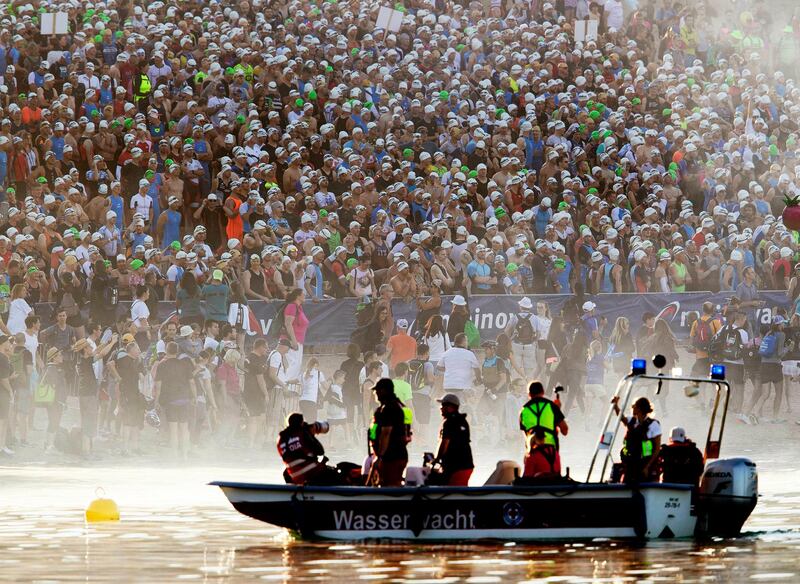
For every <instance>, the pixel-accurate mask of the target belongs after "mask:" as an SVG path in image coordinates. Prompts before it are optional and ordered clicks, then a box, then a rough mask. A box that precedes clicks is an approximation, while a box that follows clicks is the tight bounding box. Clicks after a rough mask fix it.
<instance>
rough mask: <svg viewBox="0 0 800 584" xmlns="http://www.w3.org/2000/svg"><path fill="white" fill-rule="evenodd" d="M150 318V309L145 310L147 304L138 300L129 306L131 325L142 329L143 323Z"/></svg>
mask: <svg viewBox="0 0 800 584" xmlns="http://www.w3.org/2000/svg"><path fill="white" fill-rule="evenodd" d="M149 318H150V309H149V308H147V303H146V302H145V301H144V300H139V299H138V298H137V299H136V300H134V301H133V304H131V320H132V321H133V324H135V325H136V326H138V327H139V328H144V326H145V323H146V322H147V320H148V319H149Z"/></svg>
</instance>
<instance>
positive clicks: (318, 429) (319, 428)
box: [306, 422, 331, 435]
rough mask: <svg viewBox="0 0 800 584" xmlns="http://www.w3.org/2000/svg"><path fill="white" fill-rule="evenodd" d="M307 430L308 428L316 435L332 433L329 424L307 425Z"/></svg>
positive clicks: (314, 423)
mask: <svg viewBox="0 0 800 584" xmlns="http://www.w3.org/2000/svg"><path fill="white" fill-rule="evenodd" d="M306 428H308V431H309V432H311V433H312V434H315V435H316V434H327V433H328V432H329V431H330V429H331V426H330V424H328V422H313V423H311V424H306Z"/></svg>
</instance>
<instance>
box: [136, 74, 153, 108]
mask: <svg viewBox="0 0 800 584" xmlns="http://www.w3.org/2000/svg"><path fill="white" fill-rule="evenodd" d="M139 75H140V80H139V91H138V92H137V94H136V95H135V96H134V97H133V99H134V101H137V102H138V101H141V100H143V99H146V98H147V96H148V95H150V90H151V89H152V86H151V84H150V78H149V77H148V76H147V75H142V74H141V73H140V74H139Z"/></svg>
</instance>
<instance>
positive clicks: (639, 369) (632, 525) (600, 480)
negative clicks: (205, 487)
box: [211, 356, 758, 541]
mask: <svg viewBox="0 0 800 584" xmlns="http://www.w3.org/2000/svg"><path fill="white" fill-rule="evenodd" d="M653 361H654V363H655V364H656V365H657V366H658V365H659V364H661V366H662V367H663V364H662V363H663V362H662V361H659V358H658V356H656V358H654V360H653ZM667 380H668V381H674V382H682V383H684V384H686V387H687V389H688V390H690V391H691V390H693V389H696V388H699V387H700V386H701V385H703V384H710V385H711V386H712V387H713V388H714V401H713V406H712V408H711V413H710V424H709V430H708V434H707V439H706V444H705V452H704V455H705V460H706V466H705V469H704V472H703V475H702V478H701V481H700V486H699V488H696V487H694V486H692V485H682V484H665V483H641V484H636V485H630V484H623V483H619V482H613V481H612V480H611V477H610V476H609V477H607V476H606V475H607V474H608V475H612V474H613V473H612V469H614V468H615V465H614V461H613V457H612V451H613V447H614V443H615V441H616V439H617V437H618V436H617V435H618V434H619V433H620V432H619V428H620V423H619V415H617V414H615V413H614V411H613V409H609V412H608V414H607V415H606V418H605V423H604V426H603V430H602V432H601V434H600V439H599V441H598V444H597V446H596V448H595V451H594V455H593V456H592V460H591V463H590V467H589V473H588V476H587V480H586V482H576V481H571V480H568V479H565V480H564V481H563V482H549V483H546V484H535V483H534V484H521V482H520V481H519V480H514V479H515V477H514V475H515V474H516V473H515V472H512V471H514V470H515V467H516V470H518V466H517V465H516V464H514V463H508V462H501V463H499V464H498V471H496V472H495V473H494V474H493V475H492V477H490V481H489V482H490V483H492V484H485V485H483V486H476V487H443V486H428V485H425V484H418V485H416V486H405V487H397V488H375V487H363V486H311V485H306V486H299V485H285V484H280V485H278V484H259V483H241V482H224V481H217V482H213V483H211V485H214V486H217V487H219V488H220V489H222V491H223V493H224V494H225V496H226V497H227V498H228V500H229V501H230V503H231V504H232V505H233V507H234V508H235V509H236V510H237V511H239V512H240V513H242V514H244V515H247V516H249V517H252V518H254V519H258V520H260V521H264V522H266V523H269V524H271V525H275V526H278V527H283V528H286V529H288V530H290V531H292V532H294V533H296V534H297V535H299V536H300V537H302V538H305V539H325V540H346V541H357V540H416V541H465V540H469V541H480V540H502V541H547V540H559V541H575V540H587V539H588V540H592V539H600V538H603V539H615V540H626V539H630V540H657V539H675V538H692V537H698V538H706V537H717V536H719V537H735V536H737V535H739V534H740V532H741V528H742V526H743V525H744V523H745V521H746V520H747V518H748V517H749V516H750V513H751V512H752V511H753V509H754V508H755V505H756V501H757V497H758V473H757V469H756V465H755V463H754V462H752V461H751V460H749V459H747V458H743V457H734V458H726V459H719V452H720V447H721V443H722V435H723V431H724V428H725V420H726V413H727V409H728V402H729V400H730V385H729V384H728V382H727V381H726V380H725V369H724V366H721V365H713V366H712V367H711V374H710V376H709V378H694V377H683V376H668V375H664V374H663V373H661V372H659V373H658V374H656V375H648V374H647V372H646V362H645V360H643V359H634V360H633V367H632V369H631V373H630V374H629V375H627V376H626V377H624V378H623V379H622V380H621V381H620V383H619V385H618V386H617V390H616V394H615V395H617V396H619V398H620V400H619V404H620V409H621V411H623V412H624V411H626V408H627V407H628V405H629V402H630V399H631V395H632V392H633V388H634V387H638V386H641V385H642V384H650V385H652V384H654V382H655V383H657V384H659V385H660V384H661V383H662V382H663V381H667ZM687 395H690V393H689V392H687ZM407 477H408V475H407ZM409 482H411V481H409V480H407V484H408V483H409ZM498 483H499V484H498Z"/></svg>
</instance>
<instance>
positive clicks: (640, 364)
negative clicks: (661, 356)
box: [631, 359, 647, 375]
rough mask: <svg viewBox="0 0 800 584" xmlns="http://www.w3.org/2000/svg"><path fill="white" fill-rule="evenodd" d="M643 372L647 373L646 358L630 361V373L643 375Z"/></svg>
mask: <svg viewBox="0 0 800 584" xmlns="http://www.w3.org/2000/svg"><path fill="white" fill-rule="evenodd" d="M645 373H647V359H634V360H633V361H631V375H644V374H645Z"/></svg>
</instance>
